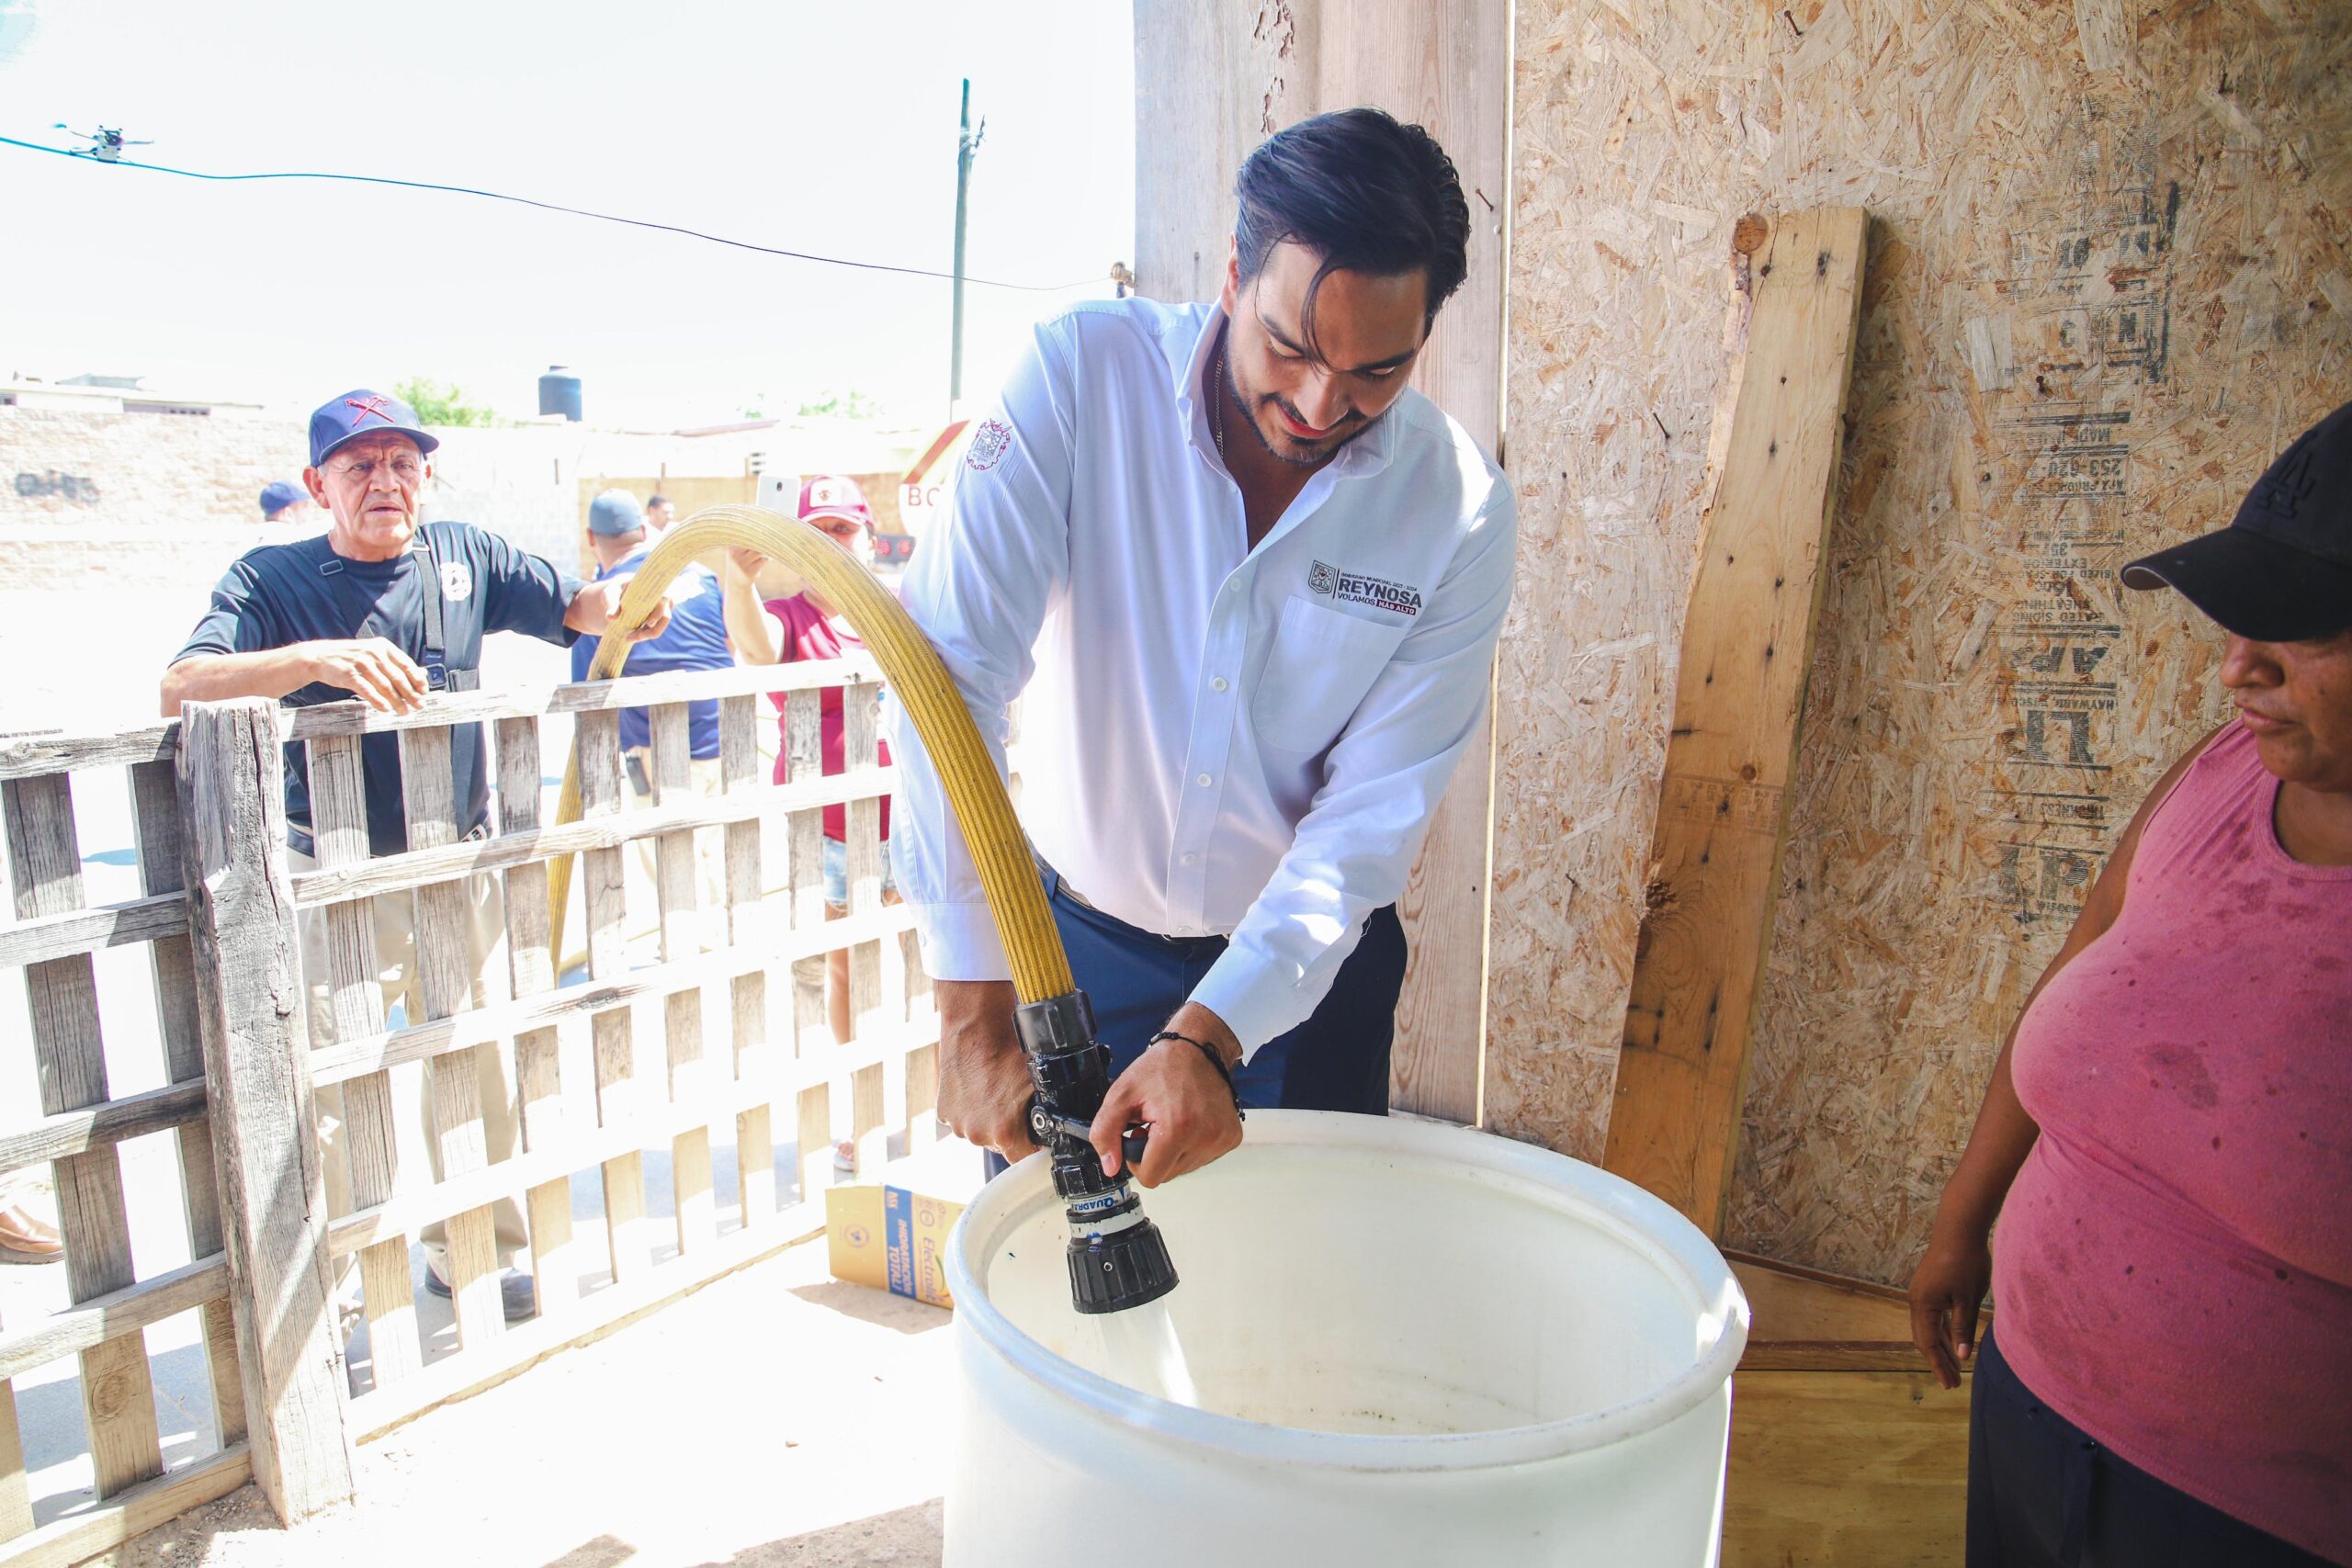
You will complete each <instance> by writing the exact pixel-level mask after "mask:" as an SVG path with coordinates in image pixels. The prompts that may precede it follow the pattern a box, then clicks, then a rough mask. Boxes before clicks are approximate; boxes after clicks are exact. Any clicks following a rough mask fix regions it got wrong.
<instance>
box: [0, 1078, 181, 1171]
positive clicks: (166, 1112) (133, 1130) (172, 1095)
mask: <svg viewBox="0 0 2352 1568" xmlns="http://www.w3.org/2000/svg"><path fill="white" fill-rule="evenodd" d="M203 1120H204V1086H203V1084H201V1083H194V1084H172V1085H170V1086H169V1087H167V1088H164V1089H145V1090H142V1091H141V1092H140V1093H138V1094H126V1095H124V1096H123V1097H122V1098H121V1099H120V1100H107V1101H106V1102H104V1103H103V1104H99V1105H93V1106H90V1107H87V1108H86V1109H85V1110H81V1111H65V1112H64V1113H63V1114H62V1115H57V1116H44V1117H43V1118H41V1119H40V1121H38V1122H34V1123H32V1124H31V1125H30V1126H28V1127H18V1128H14V1129H11V1130H10V1131H8V1132H6V1133H0V1170H15V1169H17V1168H20V1167H23V1166H28V1165H39V1164H40V1163H42V1162H44V1161H48V1160H53V1159H63V1158H64V1157H65V1156H68V1155H78V1154H86V1153H88V1152H89V1151H90V1150H92V1149H97V1148H104V1147H107V1145H113V1144H119V1143H121V1142H122V1141H123V1140H124V1139H126V1138H136V1137H141V1136H142V1135H144V1134H148V1133H161V1132H164V1131H165V1130H166V1129H168V1128H172V1127H185V1126H187V1125H188V1124H189V1123H190V1122H201V1121H203Z"/></svg>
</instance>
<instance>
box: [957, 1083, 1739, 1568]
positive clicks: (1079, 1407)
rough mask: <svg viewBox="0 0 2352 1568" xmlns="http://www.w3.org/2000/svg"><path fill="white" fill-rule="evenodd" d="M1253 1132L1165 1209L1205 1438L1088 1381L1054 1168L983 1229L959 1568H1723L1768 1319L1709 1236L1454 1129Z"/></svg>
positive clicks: (1018, 1169) (968, 1262)
mask: <svg viewBox="0 0 2352 1568" xmlns="http://www.w3.org/2000/svg"><path fill="white" fill-rule="evenodd" d="M1247 1132H1248V1136H1247V1138H1246V1140H1245V1141H1244V1142H1243V1144H1242V1146H1241V1147H1240V1149H1238V1151H1236V1152H1235V1153H1233V1154H1231V1155H1228V1156H1226V1157H1225V1158H1224V1159H1222V1160H1220V1161H1218V1162H1217V1163H1216V1165H1214V1166H1211V1167H1209V1168H1206V1169H1204V1170H1202V1171H1198V1172H1195V1173H1194V1174H1193V1175H1191V1176H1187V1177H1184V1178H1182V1179H1179V1180H1177V1181H1174V1182H1171V1183H1170V1184H1168V1185H1167V1186H1164V1187H1161V1188H1159V1189H1158V1190H1154V1191H1151V1192H1148V1193H1147V1194H1145V1198H1144V1202H1145V1206H1146V1210H1147V1212H1148V1213H1149V1214H1150V1215H1151V1217H1152V1219H1153V1220H1154V1221H1155V1222H1157V1223H1158V1224H1159V1227H1160V1228H1161V1230H1162V1231H1164V1232H1165V1233H1166V1235H1167V1237H1168V1246H1169V1251H1170V1255H1171V1256H1172V1257H1173V1258H1174V1259H1175V1264H1176V1269H1177V1272H1178V1274H1179V1275H1180V1276H1181V1277H1182V1283H1181V1284H1180V1285H1179V1286H1178V1287H1177V1289H1176V1291H1175V1292H1174V1293H1173V1294H1172V1295H1170V1297H1168V1298H1167V1306H1168V1309H1169V1313H1170V1317H1171V1318H1172V1320H1173V1322H1174V1325H1175V1328H1176V1331H1177V1336H1178V1338H1179V1339H1180V1341H1181V1343H1182V1347H1183V1349H1184V1352H1185V1356H1186V1359H1187V1360H1188V1361H1189V1363H1190V1367H1191V1370H1192V1373H1193V1381H1194V1382H1195V1384H1196V1385H1197V1388H1198V1391H1199V1395H1200V1404H1201V1407H1200V1408H1191V1407H1187V1406H1184V1405H1181V1404H1172V1403H1170V1402H1169V1401H1167V1400H1164V1399H1159V1398H1156V1397H1153V1396H1151V1395H1149V1394H1146V1393H1139V1392H1137V1391H1136V1389H1134V1388H1131V1387H1127V1386H1124V1385H1123V1384H1122V1383H1120V1382H1113V1381H1111V1380H1110V1379H1108V1378H1106V1377H1103V1376H1101V1375H1098V1372H1097V1371H1090V1370H1089V1367H1090V1366H1092V1367H1097V1368H1099V1367H1101V1366H1103V1364H1104V1351H1103V1344H1102V1339H1101V1337H1100V1329H1099V1328H1098V1327H1096V1326H1095V1325H1092V1324H1091V1323H1090V1320H1088V1319H1085V1318H1081V1317H1080V1316H1079V1315H1078V1314H1075V1313H1073V1312H1072V1311H1071V1310H1070V1304H1069V1277H1068V1274H1067V1272H1066V1265H1065V1263H1064V1261H1063V1243H1064V1241H1065V1239H1066V1236H1067V1230H1066V1227H1065V1225H1064V1224H1063V1220H1062V1214H1061V1209H1060V1206H1059V1205H1058V1203H1057V1201H1056V1200H1055V1198H1054V1194H1053V1191H1052V1188H1051V1185H1050V1182H1049V1181H1048V1179H1047V1175H1046V1168H1045V1162H1044V1160H1043V1159H1042V1158H1037V1157H1033V1158H1030V1159H1028V1160H1024V1161H1023V1162H1022V1163H1021V1164H1020V1165H1017V1166H1015V1167H1014V1168H1012V1169H1011V1170H1009V1171H1007V1172H1005V1173H1004V1174H1003V1175H1001V1176H1000V1177H998V1178H997V1179H995V1180H994V1181H992V1182H990V1183H989V1186H988V1187H987V1189H986V1190H983V1191H982V1192H981V1193H980V1195H979V1196H978V1198H977V1199H975V1200H974V1201H973V1202H972V1204H971V1205H970V1207H968V1208H967V1210H966V1211H965V1213H964V1217H963V1219H962V1221H961V1223H960V1224H958V1226H957V1228H956V1234H955V1235H954V1236H953V1237H952V1238H951V1240H950V1242H949V1246H948V1262H947V1269H948V1280H949V1285H950V1288H951V1289H952V1290H953V1291H954V1292H955V1296H956V1325H955V1335H956V1365H957V1371H958V1376H959V1378H960V1380H961V1389H960V1401H959V1405H960V1407H959V1410H958V1416H959V1419H960V1422H961V1427H960V1430H959V1432H958V1434H957V1437H956V1463H955V1468H954V1471H953V1472H952V1474H951V1476H950V1478H949V1483H948V1490H947V1497H946V1542H945V1546H946V1551H945V1562H946V1565H947V1568H992V1565H994V1564H999V1563H1002V1564H1008V1565H1010V1564H1021V1565H1023V1568H1047V1565H1053V1564H1063V1563H1067V1564H1070V1565H1071V1568H1080V1565H1083V1568H1103V1564H1105V1563H1111V1564H1116V1565H1118V1568H1148V1565H1151V1564H1161V1563H1165V1564H1170V1565H1171V1568H1175V1565H1182V1568H1204V1565H1207V1564H1216V1565H1217V1568H1229V1565H1237V1564H1247V1563H1267V1564H1282V1565H1283V1568H1302V1565H1307V1564H1323V1563H1333V1564H1340V1563H1344V1564H1350V1565H1363V1564H1381V1563H1396V1564H1412V1565H1414V1568H1429V1565H1431V1564H1446V1565H1449V1568H1458V1565H1462V1564H1469V1563H1510V1564H1530V1563H1578V1564H1591V1565H1607V1568H1639V1565H1644V1564H1653V1563H1656V1564H1674V1565H1676V1568H1685V1565H1693V1568H1695V1565H1700V1564H1712V1563H1713V1562H1715V1561H1716V1554H1717V1550H1718V1544H1719V1540H1720V1536H1721V1533H1722V1521H1723V1482H1724V1445H1725V1442H1726V1440H1727V1438H1728V1436H1729V1431H1730V1423H1731V1372H1732V1368H1733V1366H1734V1365H1735V1364H1736V1362H1737V1361H1738V1359H1739V1356H1740V1351H1741V1349H1742V1348H1743V1347H1744V1346H1745V1345H1746V1344H1747V1299H1746V1298H1745V1297H1744V1296H1743V1295H1742V1294H1741V1293H1740V1289H1739V1285H1738V1282H1737V1281H1736V1280H1735V1279H1734V1278H1733V1276H1732V1272H1731V1269H1729V1267H1728V1266H1726V1265H1725V1263H1724V1259H1723V1256H1722V1254H1721V1253H1719V1252H1717V1251H1716V1250H1715V1248H1714V1247H1713V1246H1712V1245H1711V1244H1710V1243H1709V1242H1708V1240H1707V1238H1706V1237H1705V1236H1704V1235H1702V1234H1701V1233H1700V1232H1699V1230H1698V1228H1697V1227H1696V1226H1694V1225H1692V1224H1691V1223H1690V1222H1689V1221H1687V1220H1685V1219H1684V1218H1683V1217H1682V1216H1681V1215H1680V1214H1679V1213H1675V1212H1674V1211H1673V1210H1672V1209H1669V1208H1668V1207H1667V1206H1666V1205H1665V1204H1664V1203H1662V1202H1660V1201H1657V1199H1655V1198H1653V1197H1651V1196H1650V1195H1649V1194H1648V1193H1646V1192H1645V1191H1643V1190H1641V1189H1639V1188H1637V1187H1634V1185H1632V1184H1631V1183H1629V1182H1626V1181H1623V1180H1621V1179H1618V1178H1616V1177H1613V1176H1611V1175H1609V1174H1607V1173H1606V1172H1604V1171H1601V1170H1599V1169H1596V1168H1593V1167H1591V1166H1589V1165H1586V1164H1584V1163H1582V1162H1580V1161H1577V1160H1572V1159H1568V1158H1566V1157H1565V1156H1560V1155H1555V1154H1552V1153H1550V1152H1548V1151H1546V1150H1544V1149H1539V1148H1534V1147H1532V1146H1530V1145H1524V1144H1516V1143H1511V1142H1510V1141H1508V1140H1506V1139H1502V1138H1497V1137H1491V1136H1487V1135H1486V1134H1479V1133H1473V1132H1469V1131H1466V1130H1464V1129H1461V1128H1455V1127H1446V1126H1440V1125H1437V1124H1434V1123H1430V1122H1412V1121H1407V1120H1404V1119H1401V1118H1382V1117H1370V1116H1342V1115H1335V1114H1325V1113H1320V1112H1313V1111H1252V1112H1251V1113H1250V1121H1249V1126H1248V1129H1247Z"/></svg>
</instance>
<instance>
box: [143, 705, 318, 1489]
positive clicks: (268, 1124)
mask: <svg viewBox="0 0 2352 1568" xmlns="http://www.w3.org/2000/svg"><path fill="white" fill-rule="evenodd" d="M281 772H282V769H281V763H280V760H279V751H278V739H277V705H276V704H274V703H270V702H266V701H264V700H262V699H260V698H245V699H242V700H239V701H236V702H227V703H190V704H189V705H187V708H186V710H185V711H184V712H183V713H182V714H181V716H180V753H179V801H180V820H181V822H182V823H183V824H184V827H185V833H184V836H183V839H182V840H181V853H182V857H183V860H182V864H183V868H184V875H185V879H186V881H187V888H188V937H189V942H190V946H191V950H192V955H193V958H194V963H195V969H196V1000H197V1010H198V1025H199V1028H200V1029H201V1032H202V1035H203V1041H204V1080H205V1092H206V1094H207V1096H208V1098H209V1100H210V1101H211V1105H212V1136H213V1152H214V1156H215V1160H216V1163H217V1167H218V1171H219V1186H220V1209H221V1221H222V1226H221V1228H222V1240H223V1242H224V1250H225V1251H226V1252H227V1254H228V1260H229V1273H230V1278H231V1280H233V1281H234V1287H233V1289H232V1292H231V1296H232V1299H233V1301H234V1302H235V1303H236V1322H237V1359H238V1364H239V1367H240V1369H241V1370H242V1371H243V1375H244V1394H245V1399H244V1404H245V1418H246V1422H247V1427H246V1437H247V1441H248V1442H249V1444H250V1445H251V1448H252V1452H253V1466H254V1480H255V1481H257V1482H258V1483H260V1484H261V1489H262V1493H263V1495H265V1496H266V1497H267V1498H268V1499H269V1501H270V1506H272V1507H274V1508H276V1509H277V1516H278V1517H279V1518H281V1519H283V1520H285V1521H286V1522H287V1523H288V1524H291V1523H293V1522H294V1521H295V1520H297V1519H300V1518H304V1517H308V1516H310V1515H311V1514H314V1513H316V1512H318V1511H319V1510H320V1509H322V1508H324V1507H328V1506H332V1505H334V1504H336V1503H341V1502H345V1501H347V1500H348V1499H349V1498H350V1496H351V1495H352V1481H351V1438H350V1432H349V1427H348V1421H347V1415H348V1409H347V1406H348V1400H349V1395H348V1393H347V1391H346V1388H345V1378H344V1367H343V1350H342V1348H341V1346H340V1345H339V1344H338V1343H337V1342H336V1335H335V1321H334V1287H333V1282H332V1276H331V1274H330V1273H329V1270H328V1261H327V1246H326V1239H327V1237H326V1213H327V1194H326V1179H325V1173H324V1171H323V1170H322V1168H321V1166H320V1164H319V1153H318V1148H319V1145H318V1136H317V1132H316V1128H315V1114H316V1112H315V1110H314V1108H313V1106H312V1104H311V1062H310V1049H309V1033H308V1030H307V1027H306V1026H305V1024H304V1022H303V1013H304V1010H305V1004H304V993H303V989H302V976H301V966H300V962H299V949H298V945H297V942H296V938H295V934H294V898H293V891H292V889H291V887H290V886H288V880H287V874H286V853H285V842H286V813H285V798H284V795H283V794H282V791H283V789H284V781H283V779H282V777H281Z"/></svg>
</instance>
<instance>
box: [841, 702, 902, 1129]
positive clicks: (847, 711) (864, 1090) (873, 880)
mask: <svg viewBox="0 0 2352 1568" xmlns="http://www.w3.org/2000/svg"><path fill="white" fill-rule="evenodd" d="M880 737H881V712H880V702H879V694H877V693H873V692H855V691H852V692H844V693H842V760H843V761H844V763H845V764H846V765H847V766H848V767H852V768H870V767H874V766H875V765H876V761H877V756H876V753H877V750H878V748H879V744H880ZM844 815H845V818H846V820H845V821H844V823H843V828H844V829H845V830H846V831H847V833H848V835H849V836H848V838H847V839H846V840H843V842H842V850H843V859H844V862H845V863H846V869H847V871H848V882H849V911H850V913H852V914H854V915H865V914H871V913H873V912H874V911H875V910H876V909H879V908H881V907H882V803H881V802H880V801H879V800H854V801H852V802H850V804H849V808H848V810H847V812H846V813H845V814H844ZM891 945H892V946H893V947H895V946H896V945H897V944H896V943H892V944H891ZM882 946H883V944H882V943H881V942H853V943H851V944H850V949H849V1016H850V1032H851V1035H852V1038H854V1039H871V1038H873V1037H874V1035H875V1034H876V1032H879V1031H880V1030H881V1028H882ZM901 994H903V987H901ZM849 1105H850V1138H851V1140H852V1141H853V1142H854V1144H855V1145H857V1168H858V1169H859V1170H860V1171H861V1172H865V1171H873V1170H879V1169H881V1168H882V1164H883V1162H884V1161H885V1160H887V1159H888V1157H889V1152H890V1151H889V1144H890V1127H889V1121H888V1117H889V1096H888V1073H887V1069H886V1068H885V1067H884V1066H883V1065H882V1064H881V1063H878V1062H877V1063H876V1064H875V1065H874V1066H870V1067H861V1068H859V1069H858V1070H857V1071H856V1072H855V1073H854V1074H852V1075H851V1077H850V1081H849Z"/></svg>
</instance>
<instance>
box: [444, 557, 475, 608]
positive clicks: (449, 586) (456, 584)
mask: <svg viewBox="0 0 2352 1568" xmlns="http://www.w3.org/2000/svg"><path fill="white" fill-rule="evenodd" d="M473 591H474V569H473V568H471V567H469V566H468V565H467V564H466V563H465V562H464V561H461V560H445V561H443V562H442V563H441V596H442V597H443V598H445V599H464V598H468V597H470V596H471V594H472V593H473Z"/></svg>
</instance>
